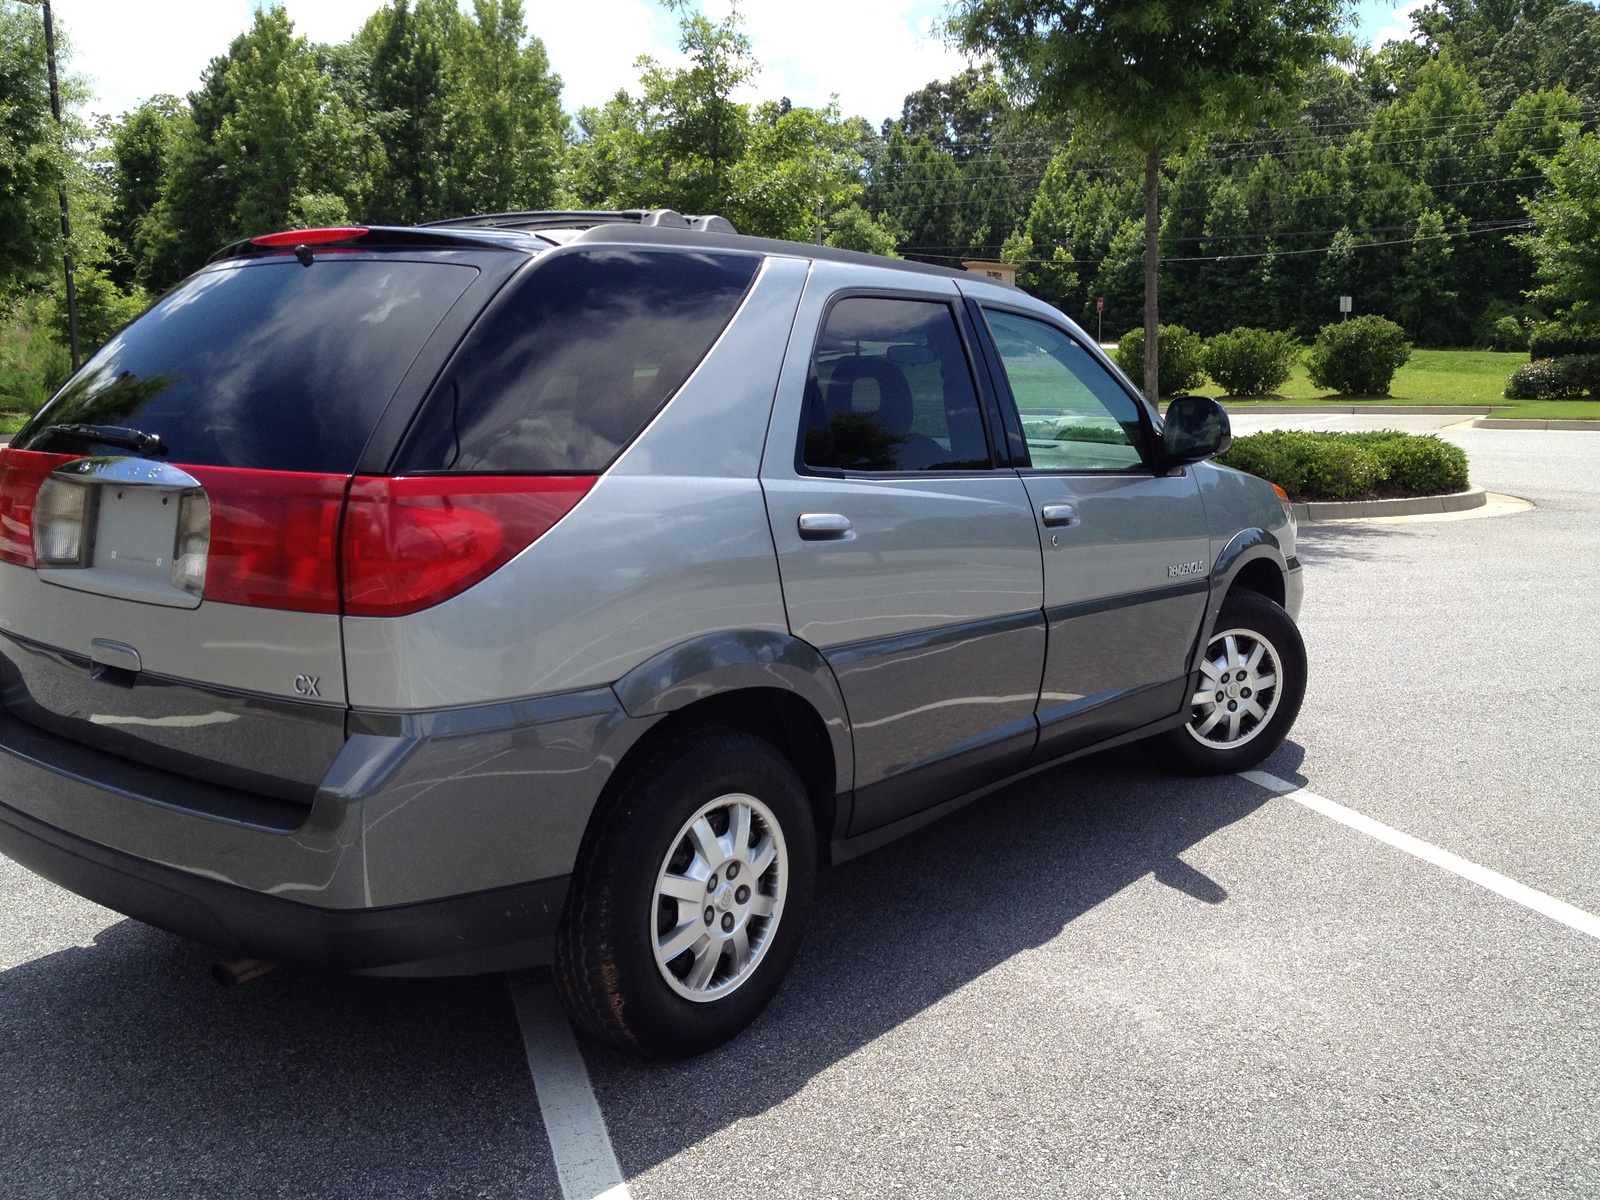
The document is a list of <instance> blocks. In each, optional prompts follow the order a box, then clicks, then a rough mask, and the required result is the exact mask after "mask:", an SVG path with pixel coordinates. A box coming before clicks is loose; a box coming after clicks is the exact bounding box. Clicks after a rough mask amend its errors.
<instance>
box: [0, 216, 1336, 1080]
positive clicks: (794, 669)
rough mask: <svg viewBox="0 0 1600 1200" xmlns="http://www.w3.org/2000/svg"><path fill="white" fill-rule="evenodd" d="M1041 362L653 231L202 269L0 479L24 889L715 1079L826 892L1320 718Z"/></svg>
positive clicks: (789, 262) (1003, 340)
mask: <svg viewBox="0 0 1600 1200" xmlns="http://www.w3.org/2000/svg"><path fill="white" fill-rule="evenodd" d="M1228 440H1229V434H1228V423H1227V418H1226V416H1225V414H1224V413H1223V411H1222V409H1221V408H1220V407H1218V405H1217V404H1216V403H1215V402H1214V401H1211V400H1207V399H1204V398H1199V397H1180V398H1178V399H1176V400H1174V401H1173V402H1172V405H1171V407H1170V408H1169V409H1168V411H1167V414H1166V417H1165V419H1164V420H1163V418H1162V417H1161V416H1160V415H1159V414H1158V413H1157V411H1155V410H1154V409H1153V408H1151V407H1150V406H1149V405H1147V404H1146V403H1145V402H1144V401H1143V400H1142V399H1141V398H1140V396H1139V395H1138V393H1137V392H1136V391H1135V389H1134V388H1133V387H1132V386H1131V385H1130V384H1129V383H1128V381H1127V380H1126V379H1125V378H1124V377H1123V376H1122V375H1120V374H1119V373H1118V372H1117V371H1116V369H1115V368H1114V367H1113V366H1112V365H1111V364H1110V362H1109V361H1108V360H1107V359H1106V357H1105V356H1104V355H1103V354H1102V353H1101V352H1100V350H1099V348H1098V347H1097V346H1095V345H1094V344H1093V343H1092V342H1091V341H1090V340H1089V339H1087V338H1086V337H1085V336H1084V335H1083V333H1082V332H1081V331H1080V330H1079V329H1078V328H1077V327H1076V326H1075V325H1073V323H1072V322H1071V321H1069V320H1067V319H1066V318H1065V317H1063V316H1062V315H1061V314H1060V313H1058V312H1057V311H1055V310H1054V309H1052V308H1050V307H1049V306H1047V305H1045V304H1043V303H1040V302H1039V301H1037V300H1034V299H1031V298H1030V297H1029V296H1027V295H1025V294H1024V293H1022V292H1020V291H1017V290H1016V289H1014V288H1011V287H1008V286H1005V285H1003V284H999V283H996V282H994V281H991V280H988V279H985V278H982V277H978V276H975V275H968V274H962V273H959V272H954V271H948V270H943V269H939V268H935V267H929V266H924V265H920V264H915V263H907V262H899V261H894V260H889V259H883V258H875V257H869V256H866V255H860V254H853V253H849V252H844V251H834V250H827V249H823V248H821V247H813V246H804V245H797V244H792V243H786V242H776V241H766V240H762V239H758V238H750V237H741V236H738V235H737V234H735V233H733V232H732V230H731V227H729V226H728V224H727V222H725V221H722V220H721V219H720V218H714V217H702V218H695V217H689V218H686V217H681V216H679V215H678V214H675V213H671V212H667V211H661V210H657V211H652V212H634V213H610V214H605V213H564V214H563V213H556V214H551V213H544V214H537V213H530V214H513V215H509V216H501V217H492V218H475V219H468V220H461V221H454V222H445V223H443V224H441V225H435V226H427V227H418V228H404V229H363V228H347V229H331V230H300V231H294V232H290V233H285V234H273V235H269V236H265V237H259V238H255V239H253V240H251V241H249V242H244V243H240V244H238V245H235V246H231V247H228V248H227V249H225V250H224V251H222V252H221V253H220V254H219V255H218V256H217V257H216V258H215V259H214V260H213V261H212V262H211V263H210V264H209V265H208V266H206V267H205V268H204V269H203V270H201V271H200V272H198V273H197V274H196V275H194V276H193V277H191V278H190V279H188V280H187V281H186V282H184V283H183V284H182V285H180V286H179V287H178V288H176V289H175V290H174V291H173V292H172V293H171V294H169V295H168V296H166V297H165V298H164V299H162V300H161V301H160V303H158V304H157V305H155V307H154V308H152V309H151V310H150V311H149V312H148V313H146V314H145V315H144V316H143V317H141V318H140V319H139V320H137V321H135V322H134V323H133V324H132V325H130V326H129V327H127V328H126V329H124V330H123V331H122V332H121V333H119V334H118V335H117V336H116V337H114V338H113V339H112V340H111V341H110V343H109V344H107V345H106V346H105V348H104V349H102V350H101V351H100V352H99V353H98V354H97V355H96V356H95V357H94V358H93V359H92V360H91V361H90V362H89V363H88V364H87V365H86V366H85V367H84V368H83V369H82V370H81V371H80V372H78V374H77V375H76V376H74V378H72V379H71V380H70V381H69V382H68V383H67V385H66V386H65V387H64V388H63V389H62V390H61V392H60V393H59V394H58V395H57V396H56V397H55V398H54V399H53V400H51V402H50V403H49V404H48V405H47V406H46V407H45V408H44V409H43V410H42V411H41V412H40V413H39V415H38V416H37V417H35V418H34V419H33V420H32V421H31V422H29V424H28V425H27V427H26V428H25V429H23V430H22V431H21V433H20V434H18V435H17V437H16V439H15V441H14V442H13V444H12V445H11V447H10V448H8V449H6V450H5V451H4V452H3V453H0V560H3V561H0V673H3V681H0V689H3V708H0V850H3V851H4V852H5V853H6V854H8V855H10V856H11V857H12V858H15V859H16V860H17V861H19V862H21V863H23V864H24V865H26V866H28V867H30V868H32V869H33V870H35V871H37V872H38V873H40V874H41V875H44V876H45V877H47V878H49V879H52V880H54V881H56V882H57V883H59V884H61V885H62V886H64V887H67V888H69V889H71V890H73V891H75V892H78V893H80V894H81V895H84V896H87V897H89V898H90V899H92V900H95V901H97V902H99V903H101V904H105V905H108V906H109V907H111V908H113V909H116V910H118V911H120V912H123V913H126V914H128V915H130V916H133V917H137V918H138V919H140V920H143V921H148V922H150V923H151V924H154V925H158V926H161V927H162V928H165V929H169V930H172V931H175V932H177V933H180V934H183V935H186V936H189V937H192V938H195V939H198V940H200V941H202V942H206V943H209V944H211V945H214V946H216V947H219V948H221V949H222V950H224V951H226V952H228V953H230V954H242V955H249V956H253V957H255V958H259V959H262V960H267V961H274V962H290V963H300V964H306V965H312V966H320V967H327V968H333V969H337V970H344V971H356V972H362V973H365V974H371V975H401V976H420V975H445V974H467V973H475V972H485V971H498V970H503V969H508V968H512V967H520V966H528V965H535V964H553V965H554V968H555V978H556V981H557V985H558V987H559V989H560V991H561V993H562V995H563V997H564V998H565V1000H566V1003H567V1005H568V1006H569V1008H570V1010H571V1012H572V1015H573V1017H574V1019H575V1020H576V1021H577V1022H578V1023H579V1024H580V1025H581V1026H582V1027H583V1028H585V1029H587V1030H588V1031H589V1032H590V1033H592V1034H594V1035H596V1036H598V1037H600V1038H603V1039H606V1040H608V1041H611V1042H613V1043H616V1044H619V1045H622V1046H625V1047H632V1048H635V1049H637V1050H640V1051H643V1052H645V1053H648V1054H653V1055H682V1054H688V1053H694V1052H696V1051H700V1050H703V1049H705V1048H707V1047H709V1046H712V1045H715V1044H716V1043H718V1042H720V1041H723V1040H725V1039H727V1038H729V1037H731V1036H732V1035H733V1034H735V1033H736V1032H738V1031H739V1030H740V1029H741V1028H743V1027H744V1026H745V1025H746V1024H747V1023H748V1022H749V1021H750V1020H752V1019H753V1018H754V1017H755V1016H756V1015H757V1014H758V1013H759V1012H760V1011H761V1009H762V1007H763V1006H764V1005H765V1004H766V1003H767V1001H768V999H769V998H770V997H771V996H772V994H773V992H774V991H775V990H776V989H777V987H778V985H779V983H780V982H781V980H782V977H783V974H784V972H785V970H786V969H787V968H788V966H789V964H790V962H791V961H792V959H793V957H794V954H795V950H796V947H797V945H798V943H799V941H800V937H801V933H802V930H803V927H804V925H805V921H806V916H807V909H808V906H809V904H810V900H811V894H812V889H813V883H814V881H815V878H816V873H817V870H818V868H819V866H820V865H821V864H824V863H829V862H833V863H837V862H839V861H841V860H843V859H847V858H850V857H851V856H853V855H856V854H860V853H861V852H863V851H865V850H868V849H871V848H872V847H875V846H877V845H880V844H882V843H884V842H886V841H888V840H890V839H892V838H894V837H897V836H899V835H900V834H903V833H905V832H907V831H909V830H912V829H915V828H917V827H919V826H921V825H923V824H925V823H927V822H929V821H931V820H933V819H935V818H937V817H938V816H940V815H941V814H943V813H947V812H949V811H951V810H952V809H953V808H955V807H957V806H959V805H961V804H964V803H966V802H967V801H969V800H971V799H973V798H974V797H975V796H978V795H979V794H981V793H983V792H985V791H988V790H992V789H993V788H995V787H996V786H997V785H999V784H1001V783H1003V782H1005V781H1007V780H1010V779H1015V778H1016V777H1018V776H1019V775H1022V774H1024V773H1028V772H1032V771H1037V770H1040V769H1042V768H1044V767H1047V766H1051V765H1053V764H1057V763H1060V762H1062V761H1064V760H1066V759H1069V758H1073V757H1075V756H1079V755H1083V754H1086V753H1089V752H1091V751H1094V750H1097V749H1101V748H1103V747H1106V746H1109V745H1113V744H1116V743H1120V742H1127V741H1131V740H1134V739H1150V744H1151V746H1152V747H1153V748H1158V749H1159V750H1160V752H1161V753H1163V754H1164V755H1165V756H1167V758H1168V759H1169V760H1171V761H1172V762H1174V763H1176V764H1177V765H1178V766H1180V767H1181V768H1184V769H1187V770H1191V771H1201V772H1207V771H1212V772H1214V771H1234V770H1239V769H1242V768H1244V767H1247V766H1249V765H1252V764H1254V763H1256V762H1257V761H1259V760H1260V759H1262V758H1263V757H1264V756H1265V755H1267V754H1268V753H1269V752H1270V751H1271V750H1272V749H1273V748H1274V747H1275V746H1276V745H1277V744H1278V743H1279V742H1280V741H1281V740H1282V739H1283V737H1284V735H1285V733H1286V732H1287V730H1288V728H1289V726H1290V724H1291V723H1292V722H1293V720H1294V718H1295V714H1296V712H1297V710H1298V709H1299V706H1300V702H1301V697H1302V694H1303V692H1304V687H1305V653H1304V649H1303V647H1302V645H1301V642H1300V638H1299V635H1298V633H1297V632H1296V629H1295V625H1294V621H1293V617H1294V615H1295V614H1296V613H1297V611H1298V608H1299V601H1300V595H1301V584H1300V578H1301V577H1300V569H1299V564H1298V562H1297V561H1296V559H1295V556H1294V551H1295V547H1294V535H1295V527H1294V523H1293V520H1292V516H1291V512H1290V509H1289V507H1288V505H1287V503H1286V502H1285V501H1284V500H1283V498H1282V496H1281V493H1280V494H1274V489H1273V487H1272V486H1271V485H1269V484H1267V483H1264V482H1262V481H1261V480H1259V479H1254V478H1251V477H1249V476H1246V475H1242V474H1239V473H1238V472H1235V471H1231V470H1227V469H1225V468H1221V467H1218V466H1215V465H1213V464H1211V463H1208V462H1206V461H1205V460H1206V459H1207V458H1208V457H1209V456H1211V455H1213V454H1216V453H1218V452H1219V451H1220V450H1222V449H1224V448H1226V446H1227V444H1228Z"/></svg>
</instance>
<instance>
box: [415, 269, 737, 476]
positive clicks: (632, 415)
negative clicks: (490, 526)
mask: <svg viewBox="0 0 1600 1200" xmlns="http://www.w3.org/2000/svg"><path fill="white" fill-rule="evenodd" d="M760 265H761V259H760V258H758V257H756V256H753V255H736V254H709V253H703V252H694V253H690V252H684V251H648V250H618V249H599V248H597V249H594V250H584V251H578V252H574V253H568V254H559V255H552V256H551V257H549V258H547V259H542V260H541V261H539V262H537V263H535V264H534V265H533V266H532V267H530V268H528V269H527V271H526V273H525V274H524V275H523V276H522V277H521V278H520V279H519V280H517V281H515V282H514V283H512V284H511V286H510V288H509V289H508V291H507V293H506V294H505V295H503V296H501V297H499V298H498V299H497V300H496V301H495V302H494V304H493V306H492V307H491V308H490V309H489V311H488V312H487V313H486V314H485V315H484V316H483V318H482V319H481V320H479V322H478V324H477V325H476V326H475V327H474V328H473V331H472V333H470V334H469V335H468V337H467V340H466V341H465V342H464V343H463V344H462V347H461V350H460V351H459V352H458V354H457V355H456V358H455V360H454V362H453V363H452V365H451V368H450V369H449V370H448V371H447V372H446V373H445V376H444V378H443V380H442V381H441V385H440V387H439V389H438V391H437V392H436V394H435V395H434V396H433V398H432V399H431V400H430V401H429V404H428V406H427V408H426V409H425V410H424V411H423V413H422V416H421V417H420V418H419V419H418V421H417V424H416V427H415V428H414V430H413V432H412V434H411V437H410V439H409V440H408V443H407V445H406V447H405V449H404V450H403V451H402V453H401V457H400V470H402V471H404V472H408V473H414V472H421V471H464V472H465V471H472V472H485V473H507V474H539V473H550V474H559V473H563V472H577V473H591V472H599V471H603V470H604V469H605V468H606V467H607V466H608V465H610V463H611V461H612V460H613V459H614V458H616V456H617V455H618V454H619V453H620V452H621V451H622V449H623V447H625V446H626V445H627V444H628V443H629V442H630V441H632V440H633V439H634V437H636V436H637V435H638V433H639V431H640V430H641V429H643V428H644V427H645V425H646V424H647V423H648V422H649V420H650V418H651V417H653V416H654V415H655V414H656V413H657V412H658V411H659V410H660V408H661V406H662V405H663V404H665V403H666V402H667V400H668V398H670V397H671V395H672V394H673V393H674V392H675V391H677V390H678V388H679V387H680V386H681V385H682V384H683V381H684V380H685V379H687V378H688V377H689V373H690V372H691V371H693V370H694V368H695V367H696V365H698V363H699V362H700V360H701V359H702V358H704V357H705V355H706V352H707V351H708V350H710V349H711V345H712V343H713V342H715V341H716V340H717V336H718V335H719V334H720V333H721V332H722V330H723V328H724V327H725V326H726V325H727V323H728V321H729V319H730V318H732V316H733V314H734V311H735V310H736V309H737V308H738V307H739V302H740V300H741V299H742V298H743V296H744V293H745V291H746V289H747V288H748V287H749V286H750V281H751V280H752V279H754V278H755V274H756V271H757V269H758V268H759V267H760Z"/></svg>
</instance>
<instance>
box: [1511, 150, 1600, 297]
mask: <svg viewBox="0 0 1600 1200" xmlns="http://www.w3.org/2000/svg"><path fill="white" fill-rule="evenodd" d="M1549 178H1550V190H1549V191H1548V192H1547V193H1545V194H1544V195H1542V196H1538V197H1536V198H1534V199H1533V200H1531V201H1530V202H1529V204H1528V211H1529V213H1530V214H1531V215H1532V216H1533V219H1534V220H1535V221H1536V222H1538V232H1537V233H1534V234H1530V235H1528V236H1526V237H1525V238H1523V239H1522V245H1524V246H1525V247H1526V248H1527V249H1528V251H1529V252H1530V253H1531V254H1532V255H1533V258H1534V261H1535V263H1537V264H1538V278H1539V281H1540V286H1539V288H1538V291H1537V292H1535V295H1536V296H1537V297H1538V298H1540V299H1543V300H1548V301H1550V302H1552V303H1553V304H1555V305H1557V306H1559V307H1560V308H1561V309H1562V310H1563V311H1564V313H1565V314H1566V316H1567V317H1568V318H1569V320H1571V321H1572V322H1574V323H1578V324H1587V323H1596V322H1600V135H1596V134H1595V133H1587V134H1585V135H1584V136H1583V137H1581V138H1575V139H1574V140H1572V141H1571V142H1569V143H1568V144H1567V146H1566V148H1565V149H1563V150H1562V151H1561V153H1560V154H1558V155H1557V156H1556V157H1555V159H1554V160H1553V161H1552V162H1551V163H1550V170H1549Z"/></svg>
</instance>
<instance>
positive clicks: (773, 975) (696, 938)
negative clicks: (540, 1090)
mask: <svg viewBox="0 0 1600 1200" xmlns="http://www.w3.org/2000/svg"><path fill="white" fill-rule="evenodd" d="M595 829H596V830H597V831H598V832H597V836H595V837H593V838H592V840H591V841H590V843H589V844H588V846H587V847H586V848H585V851H584V853H583V855H582V860H581V861H580V863H579V865H578V869H577V871H576V872H575V873H574V875H573V880H572V894H571V899H570V900H569V901H568V904H567V911H566V913H565V914H564V916H563V921H562V927H561V930H560V933H559V935H558V938H557V946H556V987H557V990H558V991H559V992H560V993H561V998H562V1000H563V1001H564V1002H565V1004H566V1006H567V1009H568V1011H569V1012H570V1013H571V1014H572V1017H573V1019H574V1020H575V1021H576V1022H577V1024H579V1025H580V1026H581V1027H582V1028H583V1029H585V1030H586V1031H587V1032H589V1033H590V1034H592V1035H594V1036H595V1037H598V1038H601V1039H603V1040H605V1041H608V1042H610V1043H612V1044H613V1045H617V1046H621V1047H624V1048H626V1049H632V1050H637V1051H640V1052H643V1053H645V1054H648V1055H651V1056H653V1057H658V1058H678V1057H683V1056H686V1055H690V1054H698V1053H700V1052H701V1051H704V1050H708V1049H710V1048H711V1047H713V1046H716V1045H719V1044H720V1043H722V1042H725V1041H727V1040H728V1039H729V1038H731V1037H733V1036H734V1035H735V1034H737V1033H738V1032H739V1031H740V1030H742V1029H743V1028H744V1027H745V1026H746V1025H748V1024H749V1023H750V1022H751V1021H752V1020H754V1019H755V1017H756V1016H757V1015H758V1014H759V1013H760V1012H761V1010H762V1009H763V1008H765V1007H766V1005H767V1002H768V1001H769V1000H770V999H771V998H772V995H773V993H774V992H776V991H777V989H778V985H779V984H780V983H781V982H782V981H783V976H784V974H785V973H786V972H787V971H788V968H789V964H790V962H792V961H793V959H794V954H795V951H796V949H797V948H798V946H799V943H800V935H801V933H802V931H803V928H804V925H805V920H806V916H807V913H808V910H809V908H810V902H811V892H812V888H813V886H814V884H815V879H816V861H817V855H816V835H815V831H814V829H813V825H812V820H811V806H810V803H809V802H808V800H807V797H806V793H805V789H804V787H803V786H802V785H801V783H800V780H799V777H798V776H797V775H796V774H795V772H794V769H793V767H791V766H790V764H789V762H788V760H787V759H785V758H784V757H783V756H782V755H781V754H780V753H779V752H778V751H777V750H776V749H775V748H774V747H773V746H772V745H771V744H770V743H768V742H766V741H763V740H762V739H760V738H757V737H754V736H753V735H751V734H747V733H743V732H740V731H737V730H732V729H699V730H695V731H693V732H690V733H688V734H685V735H684V736H682V737H680V738H677V739H675V740H674V741H672V742H670V743H666V744H663V745H662V746H660V747H659V748H657V749H656V750H655V751H654V752H652V753H650V754H649V755H648V756H647V758H645V759H644V760H643V761H641V762H639V763H638V764H637V765H636V766H635V767H634V768H633V769H632V770H631V771H630V773H629V775H628V776H627V778H626V779H625V780H624V782H623V783H622V786H621V787H620V788H619V789H618V791H617V794H616V796H615V797H614V799H613V800H612V802H611V803H610V804H609V805H608V806H607V809H606V810H605V811H604V812H601V813H597V814H596V824H595Z"/></svg>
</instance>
